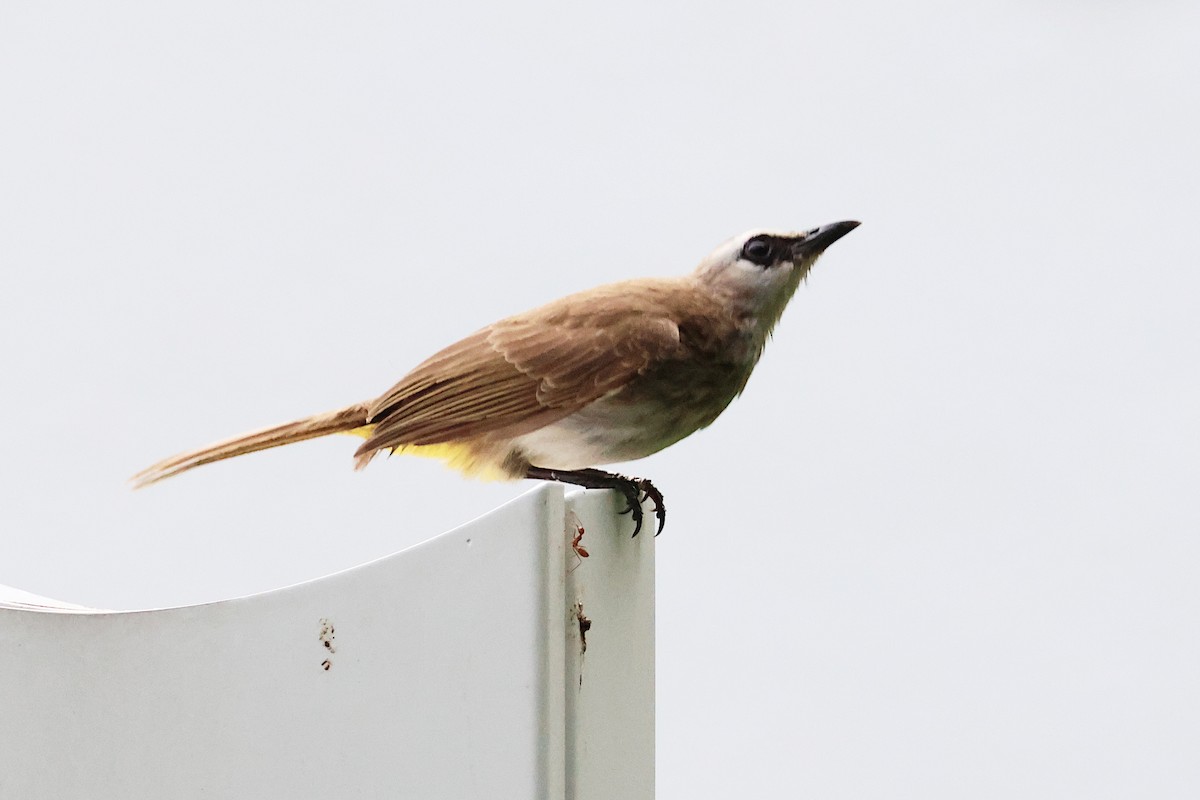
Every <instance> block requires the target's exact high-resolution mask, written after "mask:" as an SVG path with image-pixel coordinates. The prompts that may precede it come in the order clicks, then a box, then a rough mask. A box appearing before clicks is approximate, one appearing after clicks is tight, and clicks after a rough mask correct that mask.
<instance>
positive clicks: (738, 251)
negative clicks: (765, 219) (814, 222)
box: [695, 221, 859, 329]
mask: <svg viewBox="0 0 1200 800" xmlns="http://www.w3.org/2000/svg"><path fill="white" fill-rule="evenodd" d="M858 225H859V223H857V222H853V221H846V222H834V223H831V224H829V225H822V226H821V227H819V228H813V229H812V230H809V231H803V232H801V233H780V232H775V231H762V230H755V231H747V232H746V233H743V234H742V235H741V236H735V237H734V238H732V239H730V240H729V241H727V242H725V243H724V244H722V245H721V246H720V247H718V248H717V249H716V250H714V251H713V252H711V253H709V254H708V256H707V257H706V258H705V259H704V260H703V261H701V262H700V265H699V266H698V267H696V272H695V275H696V278H697V279H698V280H699V281H700V282H701V283H703V284H705V285H706V286H708V287H709V288H711V289H712V290H713V291H714V292H716V293H718V294H720V295H722V296H725V297H727V298H728V299H729V300H730V302H732V303H735V304H737V305H740V306H743V308H742V309H739V310H742V311H744V312H746V313H749V314H752V315H753V316H755V317H757V318H759V319H762V320H764V321H765V322H766V325H767V328H768V329H769V328H770V327H771V326H773V325H774V324H775V322H776V321H777V320H778V319H779V315H780V314H781V313H783V307H784V306H785V305H787V302H788V300H790V299H791V297H792V295H793V294H794V293H795V291H796V287H797V286H799V285H800V281H801V280H803V279H804V277H805V276H807V275H808V271H809V270H810V269H812V265H813V264H814V263H816V260H817V258H818V257H819V256H820V255H821V254H822V253H823V252H825V248H827V247H829V245H831V244H833V243H834V242H836V241H837V240H838V239H840V238H842V237H843V236H845V235H846V234H847V233H849V232H850V231H852V230H854V229H855V228H857V227H858Z"/></svg>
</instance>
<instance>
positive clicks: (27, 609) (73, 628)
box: [0, 485, 654, 800]
mask: <svg viewBox="0 0 1200 800" xmlns="http://www.w3.org/2000/svg"><path fill="white" fill-rule="evenodd" d="M614 506H615V500H614V498H613V496H612V495H610V494H609V493H605V492H593V493H578V494H574V495H572V496H571V497H570V498H566V499H564V495H563V491H562V488H561V487H559V486H553V485H544V486H540V487H538V488H536V489H534V490H532V491H531V492H529V493H527V494H525V495H523V496H522V497H520V498H518V499H516V500H514V501H513V502H511V503H509V504H507V505H505V506H502V507H500V508H498V509H496V510H495V511H494V512H492V513H491V514H489V515H487V516H485V517H483V518H481V519H478V520H476V521H474V522H472V523H470V524H468V525H465V526H463V527H461V528H459V529H456V530H453V531H450V532H448V533H445V534H442V535H440V536H438V537H435V538H433V539H430V540H429V541H427V542H424V543H423V544H420V545H417V546H415V547H413V548H410V549H408V550H405V551H402V552H400V553H397V554H395V555H392V556H388V557H385V558H382V559H379V560H377V561H374V562H371V563H369V564H365V565H362V566H359V567H355V568H353V569H350V570H346V571H344V572H341V573H338V574H335V575H330V576H327V577H324V578H320V579H317V580H314V581H310V582H307V583H303V584H299V585H296V586H292V587H288V588H285V589H279V590H275V591H270V592H266V593H263V594H258V595H253V596H249V597H243V598H238V599H234V600H226V601H221V602H216V603H210V604H205V605H198V606H187V607H182V608H171V609H162V610H155V611H133V612H102V611H95V610H89V609H80V608H78V607H74V608H72V607H69V604H60V603H57V602H55V601H47V600H46V599H45V598H37V597H36V596H32V595H28V594H27V593H21V595H23V596H14V597H13V598H12V599H10V602H9V603H7V604H6V605H3V606H0V652H2V653H3V654H4V663H5V667H4V670H3V672H2V673H0V708H3V709H4V714H5V722H6V724H5V728H6V733H7V736H6V737H5V738H6V742H5V745H4V747H3V748H0V797H4V798H8V797H13V798H16V797H20V798H29V799H31V800H32V799H34V798H55V799H56V800H61V799H63V798H109V797H111V798H118V797H119V798H162V797H171V798H191V797H254V798H272V797H280V798H284V797H286V798H308V797H312V798H318V797H319V798H330V797H377V796H378V797H383V796H388V797H419V798H456V799H458V800H461V799H463V798H500V797H522V798H526V797H546V798H549V797H556V798H557V797H564V796H568V797H577V798H590V797H623V798H633V797H651V796H653V754H654V746H653V745H654V739H653V730H654V728H653V702H654V699H653V698H654V694H653V686H654V683H653V681H654V669H653V666H654V665H653V635H654V633H653V625H654V623H653V569H654V567H653V537H651V536H639V537H637V538H636V539H630V538H629V535H628V534H629V531H628V526H629V521H628V517H621V516H618V515H615V514H614V513H613V510H614ZM576 519H578V520H579V521H580V522H581V523H582V524H584V525H586V529H587V533H586V536H585V539H584V544H585V546H586V547H587V549H588V551H589V552H590V554H591V555H590V557H589V558H587V559H580V558H579V557H578V556H576V555H575V553H574V552H573V551H572V550H571V548H570V547H569V543H570V539H571V537H572V536H573V535H574V534H575V532H576V523H575V520H576ZM581 606H582V611H581V610H580V607H581ZM46 611H54V612H56V613H46ZM581 616H583V617H586V618H587V619H589V620H590V622H591V629H590V630H589V631H588V632H587V634H586V635H587V648H586V653H585V652H584V648H583V647H582V642H581V638H580V637H581V626H580V624H579V619H580V617H581Z"/></svg>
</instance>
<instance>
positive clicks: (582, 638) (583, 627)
mask: <svg viewBox="0 0 1200 800" xmlns="http://www.w3.org/2000/svg"><path fill="white" fill-rule="evenodd" d="M575 621H576V622H578V623H579V655H583V654H584V653H586V652H587V632H588V631H590V630H591V629H592V621H591V620H590V619H588V618H587V617H586V616H585V615H584V613H583V603H576V604H575Z"/></svg>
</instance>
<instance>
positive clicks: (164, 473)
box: [129, 403, 367, 489]
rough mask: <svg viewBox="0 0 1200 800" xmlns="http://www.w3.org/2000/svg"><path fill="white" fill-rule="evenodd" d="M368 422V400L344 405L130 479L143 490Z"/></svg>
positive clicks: (163, 464)
mask: <svg viewBox="0 0 1200 800" xmlns="http://www.w3.org/2000/svg"><path fill="white" fill-rule="evenodd" d="M366 424H367V406H366V404H364V403H360V404H358V405H354V406H350V407H349V408H343V409H341V410H340V411H330V412H328V413H325V414H316V415H314V416H311V417H305V418H304V419H298V420H296V421H295V422H289V423H286V424H284V425H276V426H275V427H273V428H266V429H264V430H261V431H255V432H254V433H247V434H245V435H243V436H238V437H236V438H233V439H228V440H226V441H224V442H217V443H216V444H214V445H209V446H208V447H202V448H200V449H199V450H191V451H189V452H186V453H180V454H179V455H176V456H171V457H170V458H168V459H165V460H163V461H160V462H158V463H157V464H153V465H151V466H149V467H147V468H146V469H144V470H142V471H141V472H139V473H138V474H136V475H134V476H133V477H132V478H130V479H129V481H130V483H132V484H133V488H135V489H140V488H142V487H143V486H149V485H150V484H152V483H157V482H158V481H161V480H164V479H166V478H170V477H172V476H174V475H178V474H179V473H181V472H187V471H188V470H189V469H192V468H193V467H199V466H202V465H204V464H211V463H212V462H214V461H223V460H224V459H226V458H233V457H234V456H243V455H245V454H246V453H254V452H257V451H259V450H266V449H268V448H271V447H279V446H280V445H285V444H292V443H293V442H302V441H304V440H305V439H316V438H317V437H319V436H328V435H329V434H331V433H349V432H351V431H354V430H356V429H358V428H362V427H363V426H364V425H366Z"/></svg>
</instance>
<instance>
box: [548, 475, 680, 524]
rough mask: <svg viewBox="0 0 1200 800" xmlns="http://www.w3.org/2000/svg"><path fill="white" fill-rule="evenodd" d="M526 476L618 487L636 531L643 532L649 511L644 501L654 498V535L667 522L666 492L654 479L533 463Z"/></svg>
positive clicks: (596, 487)
mask: <svg viewBox="0 0 1200 800" xmlns="http://www.w3.org/2000/svg"><path fill="white" fill-rule="evenodd" d="M525 476H526V477H527V478H536V479H538V480H544V481H559V482H560V483H570V484H573V485H575V486H582V487H583V488H585V489H616V490H617V491H618V492H620V493H621V495H622V496H623V497H624V498H625V510H624V511H622V512H621V513H622V514H629V515H631V518H632V519H633V535H634V536H637V535H638V534H639V533H641V532H642V521H643V519H644V518H645V512H643V511H642V501H643V500H646V499H649V500H652V501H654V517H655V519H656V520H658V530H657V531H655V533H654V535H655V536H658V534H660V533H662V529H663V526H664V525H666V523H667V509H666V506H665V505H664V504H663V495H662V492H660V491H659V490H658V489H657V488H656V487H655V485H654V484H653V483H651V482H650V481H649V480H648V479H646V478H629V477H626V476H625V475H617V474H615V473H612V472H605V471H604V470H600V469H575V470H557V469H544V468H542V467H530V468H529V469H528V470H527V471H526V473H525Z"/></svg>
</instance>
